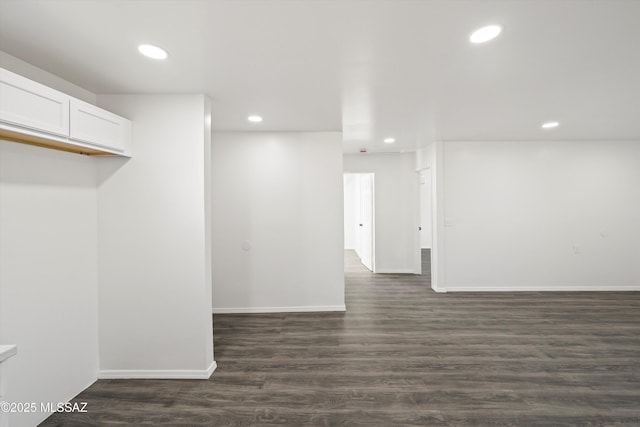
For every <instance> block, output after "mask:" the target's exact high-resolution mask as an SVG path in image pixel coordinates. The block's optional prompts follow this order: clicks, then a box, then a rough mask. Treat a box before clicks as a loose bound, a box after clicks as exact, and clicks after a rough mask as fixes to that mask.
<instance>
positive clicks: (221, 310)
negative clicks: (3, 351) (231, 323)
mask: <svg viewBox="0 0 640 427" xmlns="http://www.w3.org/2000/svg"><path fill="white" fill-rule="evenodd" d="M309 311H312V312H317V311H347V307H346V306H345V305H344V304H343V305H318V306H311V305H310V306H290V307H213V310H212V312H213V314H251V313H297V312H309Z"/></svg>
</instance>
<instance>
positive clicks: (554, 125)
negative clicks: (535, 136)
mask: <svg viewBox="0 0 640 427" xmlns="http://www.w3.org/2000/svg"><path fill="white" fill-rule="evenodd" d="M558 126H560V123H558V122H547V123H543V124H542V129H553V128H557V127H558Z"/></svg>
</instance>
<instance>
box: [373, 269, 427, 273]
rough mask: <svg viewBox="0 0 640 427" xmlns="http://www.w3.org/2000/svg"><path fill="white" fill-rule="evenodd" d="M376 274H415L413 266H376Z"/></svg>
mask: <svg viewBox="0 0 640 427" xmlns="http://www.w3.org/2000/svg"><path fill="white" fill-rule="evenodd" d="M375 273H376V274H417V273H416V271H415V270H414V269H413V268H376V271H375Z"/></svg>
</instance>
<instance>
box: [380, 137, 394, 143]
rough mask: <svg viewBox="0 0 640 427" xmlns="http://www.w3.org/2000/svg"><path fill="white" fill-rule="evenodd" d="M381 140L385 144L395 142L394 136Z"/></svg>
mask: <svg viewBox="0 0 640 427" xmlns="http://www.w3.org/2000/svg"><path fill="white" fill-rule="evenodd" d="M383 142H384V143H385V144H393V143H394V142H396V139H395V138H385V139H384V140H383Z"/></svg>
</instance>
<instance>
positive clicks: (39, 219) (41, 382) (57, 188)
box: [0, 141, 98, 427]
mask: <svg viewBox="0 0 640 427" xmlns="http://www.w3.org/2000/svg"><path fill="white" fill-rule="evenodd" d="M94 162H95V160H94V159H91V158H88V157H85V156H80V155H78V154H71V153H63V152H59V151H53V150H48V149H44V148H39V147H33V146H27V145H22V144H17V143H13V142H4V141H0V343H1V344H17V345H18V355H17V356H15V357H12V358H11V359H10V360H8V361H7V362H6V364H3V378H2V381H3V382H4V383H5V386H6V390H7V394H6V396H3V398H5V399H4V400H7V401H9V402H65V401H67V400H69V399H71V398H72V397H74V396H75V395H76V394H77V393H79V392H80V391H82V390H83V389H85V388H86V387H88V386H89V385H90V384H92V383H93V382H94V381H95V380H96V373H97V369H98V338H97V332H98V315H97V312H98V300H97V286H98V284H97V256H96V245H97V225H96V217H97V212H96V203H97V202H96V183H95V182H96V177H95V174H96V170H95V163H94ZM38 404H39V403H38ZM39 409H40V408H39V407H38V412H36V413H23V414H10V416H9V422H10V425H11V426H12V427H20V426H33V425H37V424H38V423H39V422H40V421H42V420H43V419H44V418H46V417H47V416H48V415H49V414H48V413H41V412H39Z"/></svg>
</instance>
